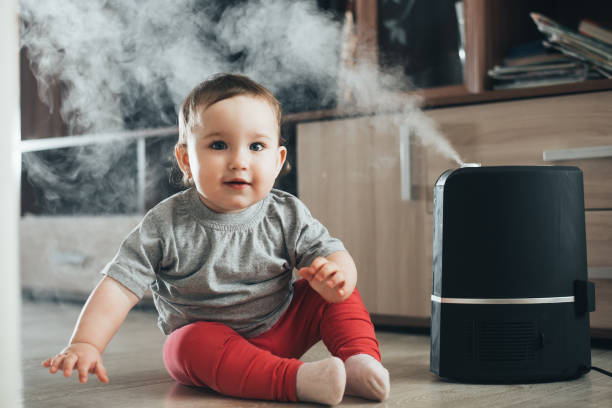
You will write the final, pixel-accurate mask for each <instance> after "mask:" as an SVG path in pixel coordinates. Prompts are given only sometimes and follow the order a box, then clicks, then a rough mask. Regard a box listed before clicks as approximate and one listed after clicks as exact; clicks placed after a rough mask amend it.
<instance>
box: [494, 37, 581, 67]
mask: <svg viewBox="0 0 612 408" xmlns="http://www.w3.org/2000/svg"><path fill="white" fill-rule="evenodd" d="M558 61H571V58H568V57H567V56H566V55H563V54H562V53H561V52H558V51H556V50H555V51H551V49H550V48H546V47H544V45H543V44H542V41H541V40H538V41H529V42H526V43H521V44H518V45H515V46H513V47H511V48H510V49H509V50H508V53H507V54H506V56H505V57H504V59H503V64H504V65H505V66H517V65H519V66H520V65H531V64H541V63H552V62H558Z"/></svg>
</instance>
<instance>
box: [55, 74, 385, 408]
mask: <svg viewBox="0 0 612 408" xmlns="http://www.w3.org/2000/svg"><path fill="white" fill-rule="evenodd" d="M280 123H281V108H280V104H279V102H278V101H277V100H276V99H275V98H274V96H273V95H272V94H271V93H270V92H269V91H268V90H266V89H265V88H264V87H262V86H261V85H260V84H258V83H256V82H254V81H252V80H251V79H249V78H247V77H244V76H241V75H232V74H219V75H216V76H214V77H212V78H210V79H209V80H207V81H204V82H202V83H201V84H199V85H198V86H197V87H196V88H195V89H194V90H193V91H191V93H190V94H189V95H188V96H187V98H186V99H185V100H184V101H183V103H182V105H181V109H180V112H179V140H178V143H177V144H176V147H175V156H176V159H177V162H178V165H179V167H180V169H181V171H182V172H183V176H184V177H183V180H184V182H185V183H186V184H187V185H188V186H190V188H189V189H187V190H185V191H183V192H180V193H178V194H175V195H173V196H172V197H169V198H167V199H166V200H164V201H162V202H161V203H159V204H158V205H157V206H155V207H154V208H153V209H151V210H150V211H149V212H148V213H147V214H146V215H145V216H144V218H143V220H142V221H141V222H140V224H139V225H138V226H137V227H136V228H135V229H134V230H133V231H132V232H131V233H130V234H129V235H128V237H127V238H126V239H125V240H124V241H123V243H122V244H121V247H120V249H119V251H118V253H117V254H116V256H115V257H114V259H113V260H112V261H111V262H110V263H109V264H108V265H107V266H106V267H105V268H104V270H103V274H104V275H105V276H104V278H103V279H102V280H101V281H100V283H99V284H98V286H97V287H96V288H95V289H94V291H93V292H92V294H91V295H90V297H89V299H88V300H87V302H86V304H85V306H84V307H83V310H82V312H81V315H80V317H79V319H78V322H77V324H76V327H75V329H74V333H73V335H72V338H71V339H70V342H69V345H68V346H67V347H66V348H65V349H64V350H62V351H61V352H60V353H59V354H57V355H56V356H55V357H53V358H50V359H47V360H46V361H44V362H43V365H44V366H45V367H48V368H49V370H50V372H51V373H56V372H57V371H58V370H62V371H63V373H64V376H66V377H69V376H70V375H71V374H72V371H73V370H74V369H77V370H78V375H79V380H80V382H82V383H83V382H86V381H87V374H88V373H95V374H96V375H97V376H98V378H99V380H100V381H102V382H105V383H106V382H108V376H107V374H106V369H105V368H104V365H103V363H102V357H101V355H102V353H103V351H104V349H105V348H106V346H107V345H108V343H109V342H110V340H111V338H112V337H113V335H114V334H115V333H116V332H117V330H118V329H119V326H120V325H121V323H122V322H123V321H124V319H125V317H126V315H127V314H128V312H129V310H130V309H131V308H132V307H133V306H134V305H135V304H136V303H137V302H138V300H139V299H140V298H141V297H142V296H143V294H144V292H145V290H146V289H147V288H150V289H151V291H152V293H153V299H154V302H155V307H156V309H157V311H158V314H159V316H158V324H159V327H160V328H161V330H162V331H163V332H164V333H165V334H166V335H167V338H166V341H165V344H164V351H163V358H164V363H165V366H166V369H167V370H168V372H169V374H170V375H171V376H172V377H173V378H174V379H175V380H176V381H178V382H180V383H182V384H185V385H189V386H198V387H208V388H211V389H213V390H215V391H217V392H219V393H222V394H225V395H231V396H237V397H242V398H254V399H264V400H276V401H311V402H318V403H323V404H330V405H333V404H337V403H339V402H340V401H341V400H342V396H343V395H344V393H345V392H346V393H347V394H351V395H355V396H361V397H364V398H368V399H372V400H379V401H382V400H384V399H386V398H387V396H388V394H389V373H388V371H387V370H386V369H385V368H384V367H383V366H382V365H381V363H380V350H379V347H378V341H377V340H376V336H375V333H374V328H373V325H372V322H371V321H370V317H369V314H368V312H367V310H366V309H365V307H364V305H363V302H362V300H361V297H360V295H359V292H358V291H357V289H356V287H355V285H356V281H357V272H356V268H355V264H354V263H353V259H352V258H351V256H350V255H349V253H348V252H347V251H346V250H345V248H344V246H343V244H342V242H340V241H339V240H338V239H335V238H333V237H331V236H330V235H329V233H328V231H327V229H326V228H325V227H324V226H323V225H321V223H319V222H318V221H317V220H316V219H314V218H313V217H312V216H311V215H310V212H309V211H308V209H307V208H306V207H305V206H304V204H303V203H302V202H301V201H300V200H298V199H297V198H296V197H294V196H292V195H291V194H288V193H285V192H283V191H280V190H276V189H273V185H274V182H275V179H276V177H277V176H278V174H279V172H280V170H281V168H282V167H283V164H284V162H285V158H286V154H287V149H286V148H285V147H283V146H282V145H281V140H280ZM294 268H296V269H298V273H299V276H300V277H301V278H302V279H298V280H295V279H294V275H293V270H294ZM319 340H323V342H324V344H325V345H326V346H327V348H328V349H329V351H330V352H331V354H332V355H333V357H329V358H326V359H323V360H320V361H315V362H310V363H304V362H302V361H300V360H298V359H299V358H300V357H301V356H302V355H303V354H304V353H305V352H306V351H307V350H308V349H309V348H310V347H311V346H312V345H314V344H315V343H317V342H318V341H319Z"/></svg>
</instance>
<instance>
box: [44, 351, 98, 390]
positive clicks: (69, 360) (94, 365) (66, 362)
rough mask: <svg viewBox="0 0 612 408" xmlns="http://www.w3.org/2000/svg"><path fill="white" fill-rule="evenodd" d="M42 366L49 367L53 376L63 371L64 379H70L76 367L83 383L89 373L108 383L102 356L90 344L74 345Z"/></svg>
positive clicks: (47, 360)
mask: <svg viewBox="0 0 612 408" xmlns="http://www.w3.org/2000/svg"><path fill="white" fill-rule="evenodd" d="M42 365H43V366H44V367H48V368H49V372H50V373H51V374H55V373H56V372H58V371H61V370H63V371H64V377H70V376H71V375H72V370H73V369H74V368H75V367H76V368H77V370H78V372H79V382H81V383H86V382H87V373H91V374H97V375H98V379H99V380H100V382H103V383H108V376H107V375H106V368H104V365H103V364H102V356H101V355H100V352H99V351H98V349H97V348H96V347H94V346H93V345H91V344H88V343H73V344H71V345H70V346H68V347H66V348H65V349H64V350H62V351H61V352H60V353H59V354H58V355H56V356H55V357H53V358H48V359H46V360H45V361H43V363H42Z"/></svg>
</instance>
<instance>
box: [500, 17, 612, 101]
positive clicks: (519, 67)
mask: <svg viewBox="0 0 612 408" xmlns="http://www.w3.org/2000/svg"><path fill="white" fill-rule="evenodd" d="M530 15H531V18H532V19H533V21H534V22H535V23H536V25H537V27H538V29H539V30H540V31H541V32H542V33H544V34H545V35H546V40H545V41H538V42H536V43H528V44H522V45H519V46H517V47H515V48H514V49H512V50H511V51H510V53H509V54H508V56H507V57H506V58H505V59H504V64H503V65H502V66H496V67H494V68H493V69H492V70H490V71H489V76H491V77H492V78H493V80H494V84H493V88H494V89H507V88H524V87H531V86H545V85H555V84H562V83H569V82H578V81H583V80H585V79H595V78H612V44H610V43H607V42H606V40H607V38H606V37H605V35H606V34H607V33H609V34H610V35H612V31H608V30H606V29H605V28H604V27H603V26H600V25H597V26H596V28H597V30H593V29H592V28H593V26H594V25H595V24H594V23H593V22H592V21H590V20H583V21H582V22H581V24H580V26H579V30H580V31H575V30H571V29H568V28H566V27H563V26H562V25H560V24H558V23H556V22H554V21H553V20H551V19H549V18H548V17H545V16H543V15H541V14H539V13H531V14H530ZM587 31H588V33H587Z"/></svg>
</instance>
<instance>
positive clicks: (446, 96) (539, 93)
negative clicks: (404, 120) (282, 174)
mask: <svg viewBox="0 0 612 408" xmlns="http://www.w3.org/2000/svg"><path fill="white" fill-rule="evenodd" d="M610 89H612V79H600V80H591V81H583V82H575V83H570V84H561V85H552V86H540V87H531V88H517V89H504V90H498V91H483V92H477V93H472V92H469V91H468V90H467V89H466V88H465V87H464V86H462V85H457V86H445V87H439V88H428V89H423V90H419V91H416V92H412V93H408V94H407V95H418V96H420V97H421V98H423V99H422V102H421V106H422V107H423V108H425V109H431V108H441V107H449V106H460V105H469V104H476V103H487V102H501V101H509V100H514V99H526V98H535V97H546V96H555V95H563V94H572V93H581V92H595V91H605V90H610ZM398 112H400V111H399V109H398V110H392V109H389V110H388V111H382V112H381V111H375V110H373V109H371V108H370V109H368V108H367V107H364V108H349V107H347V108H342V109H328V110H320V111H312V112H299V113H291V114H287V115H285V116H284V118H283V122H284V123H298V122H310V121H317V120H330V119H338V118H346V117H355V116H367V115H373V114H381V113H398Z"/></svg>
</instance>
